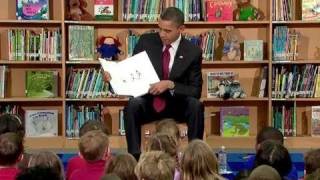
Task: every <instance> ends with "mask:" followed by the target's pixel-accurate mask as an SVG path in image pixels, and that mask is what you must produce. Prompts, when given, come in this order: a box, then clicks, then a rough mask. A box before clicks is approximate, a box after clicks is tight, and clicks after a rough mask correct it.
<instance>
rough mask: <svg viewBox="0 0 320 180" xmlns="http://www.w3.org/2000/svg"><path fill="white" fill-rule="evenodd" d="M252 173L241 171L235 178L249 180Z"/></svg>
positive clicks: (235, 179)
mask: <svg viewBox="0 0 320 180" xmlns="http://www.w3.org/2000/svg"><path fill="white" fill-rule="evenodd" d="M250 173H251V170H249V169H243V170H240V171H239V172H238V173H237V174H236V176H235V177H234V180H247V179H248V178H249V176H250Z"/></svg>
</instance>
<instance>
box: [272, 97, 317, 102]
mask: <svg viewBox="0 0 320 180" xmlns="http://www.w3.org/2000/svg"><path fill="white" fill-rule="evenodd" d="M272 101H297V102H303V101H311V102H317V101H318V102H320V98H281V99H277V98H272Z"/></svg>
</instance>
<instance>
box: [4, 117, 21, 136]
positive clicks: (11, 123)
mask: <svg viewBox="0 0 320 180" xmlns="http://www.w3.org/2000/svg"><path fill="white" fill-rule="evenodd" d="M7 132H13V133H16V134H17V135H19V136H21V137H24V133H25V131H24V126H23V124H22V122H21V118H20V117H19V116H18V115H12V114H3V115H1V116H0V134H4V133H7Z"/></svg>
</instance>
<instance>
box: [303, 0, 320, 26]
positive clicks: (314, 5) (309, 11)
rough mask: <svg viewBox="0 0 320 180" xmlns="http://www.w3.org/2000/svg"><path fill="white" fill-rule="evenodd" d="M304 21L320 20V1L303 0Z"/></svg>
mask: <svg viewBox="0 0 320 180" xmlns="http://www.w3.org/2000/svg"><path fill="white" fill-rule="evenodd" d="M301 3H302V5H301V6H302V20H303V21H318V20H320V0H302V2H301Z"/></svg>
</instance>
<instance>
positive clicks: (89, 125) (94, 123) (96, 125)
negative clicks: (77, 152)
mask: <svg viewBox="0 0 320 180" xmlns="http://www.w3.org/2000/svg"><path fill="white" fill-rule="evenodd" d="M92 130H101V131H102V132H104V133H105V134H106V135H110V133H109V130H108V128H107V127H106V126H105V124H104V123H102V122H101V121H98V120H89V121H87V122H85V123H84V124H83V125H82V126H81V127H80V130H79V136H80V137H81V136H83V135H84V134H85V133H87V132H89V131H92Z"/></svg>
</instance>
